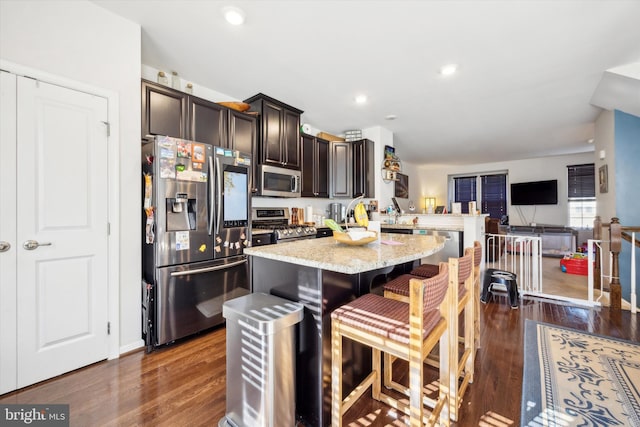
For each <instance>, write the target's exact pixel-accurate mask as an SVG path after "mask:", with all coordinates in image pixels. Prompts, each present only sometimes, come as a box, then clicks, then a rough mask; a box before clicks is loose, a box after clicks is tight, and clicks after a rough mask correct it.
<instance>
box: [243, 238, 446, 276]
mask: <svg viewBox="0 0 640 427" xmlns="http://www.w3.org/2000/svg"><path fill="white" fill-rule="evenodd" d="M380 239H381V241H388V242H392V243H395V244H383V243H381V241H376V242H371V243H368V244H366V245H362V246H351V245H346V244H344V243H339V242H337V241H336V240H335V239H334V238H333V237H324V238H320V239H306V240H296V241H293V242H286V243H281V244H277V245H268V246H258V247H252V248H246V249H245V250H244V253H245V254H247V255H250V256H256V257H262V258H268V259H273V260H277V261H284V262H289V263H292V264H298V265H305V266H308V267H315V268H320V269H323V270H329V271H335V272H338V273H346V274H357V273H363V272H365V271H371V270H376V269H379V268H383V267H389V266H394V265H398V264H402V263H405V262H410V261H415V260H417V259H420V258H423V257H426V256H429V255H431V254H433V253H435V252H437V251H439V250H441V249H442V248H443V247H444V241H445V240H444V237H439V236H422V235H415V234H391V233H381V234H380Z"/></svg>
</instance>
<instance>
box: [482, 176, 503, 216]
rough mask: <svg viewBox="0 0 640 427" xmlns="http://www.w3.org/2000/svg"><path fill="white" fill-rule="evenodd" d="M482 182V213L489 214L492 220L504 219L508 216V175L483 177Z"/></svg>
mask: <svg viewBox="0 0 640 427" xmlns="http://www.w3.org/2000/svg"><path fill="white" fill-rule="evenodd" d="M480 182H481V186H482V196H481V200H482V202H481V203H480V209H481V212H482V213H488V214H489V216H490V217H491V218H502V216H503V215H506V214H507V175H506V174H495V175H482V176H481V177H480Z"/></svg>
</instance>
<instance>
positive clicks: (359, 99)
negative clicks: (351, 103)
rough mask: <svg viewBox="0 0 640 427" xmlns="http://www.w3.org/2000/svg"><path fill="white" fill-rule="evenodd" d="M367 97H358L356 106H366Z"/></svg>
mask: <svg viewBox="0 0 640 427" xmlns="http://www.w3.org/2000/svg"><path fill="white" fill-rule="evenodd" d="M366 103H367V95H356V104H366Z"/></svg>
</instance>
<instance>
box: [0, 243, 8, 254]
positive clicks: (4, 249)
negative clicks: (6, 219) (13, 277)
mask: <svg viewBox="0 0 640 427" xmlns="http://www.w3.org/2000/svg"><path fill="white" fill-rule="evenodd" d="M9 249H11V244H10V243H9V242H5V241H0V252H7V251H8V250H9Z"/></svg>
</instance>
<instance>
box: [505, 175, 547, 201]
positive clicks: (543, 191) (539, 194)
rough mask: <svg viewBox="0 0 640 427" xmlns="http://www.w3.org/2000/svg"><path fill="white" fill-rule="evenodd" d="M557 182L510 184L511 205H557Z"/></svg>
mask: <svg viewBox="0 0 640 427" xmlns="http://www.w3.org/2000/svg"><path fill="white" fill-rule="evenodd" d="M557 204H558V180H557V179H551V180H548V181H533V182H516V183H513V184H511V205H557Z"/></svg>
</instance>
